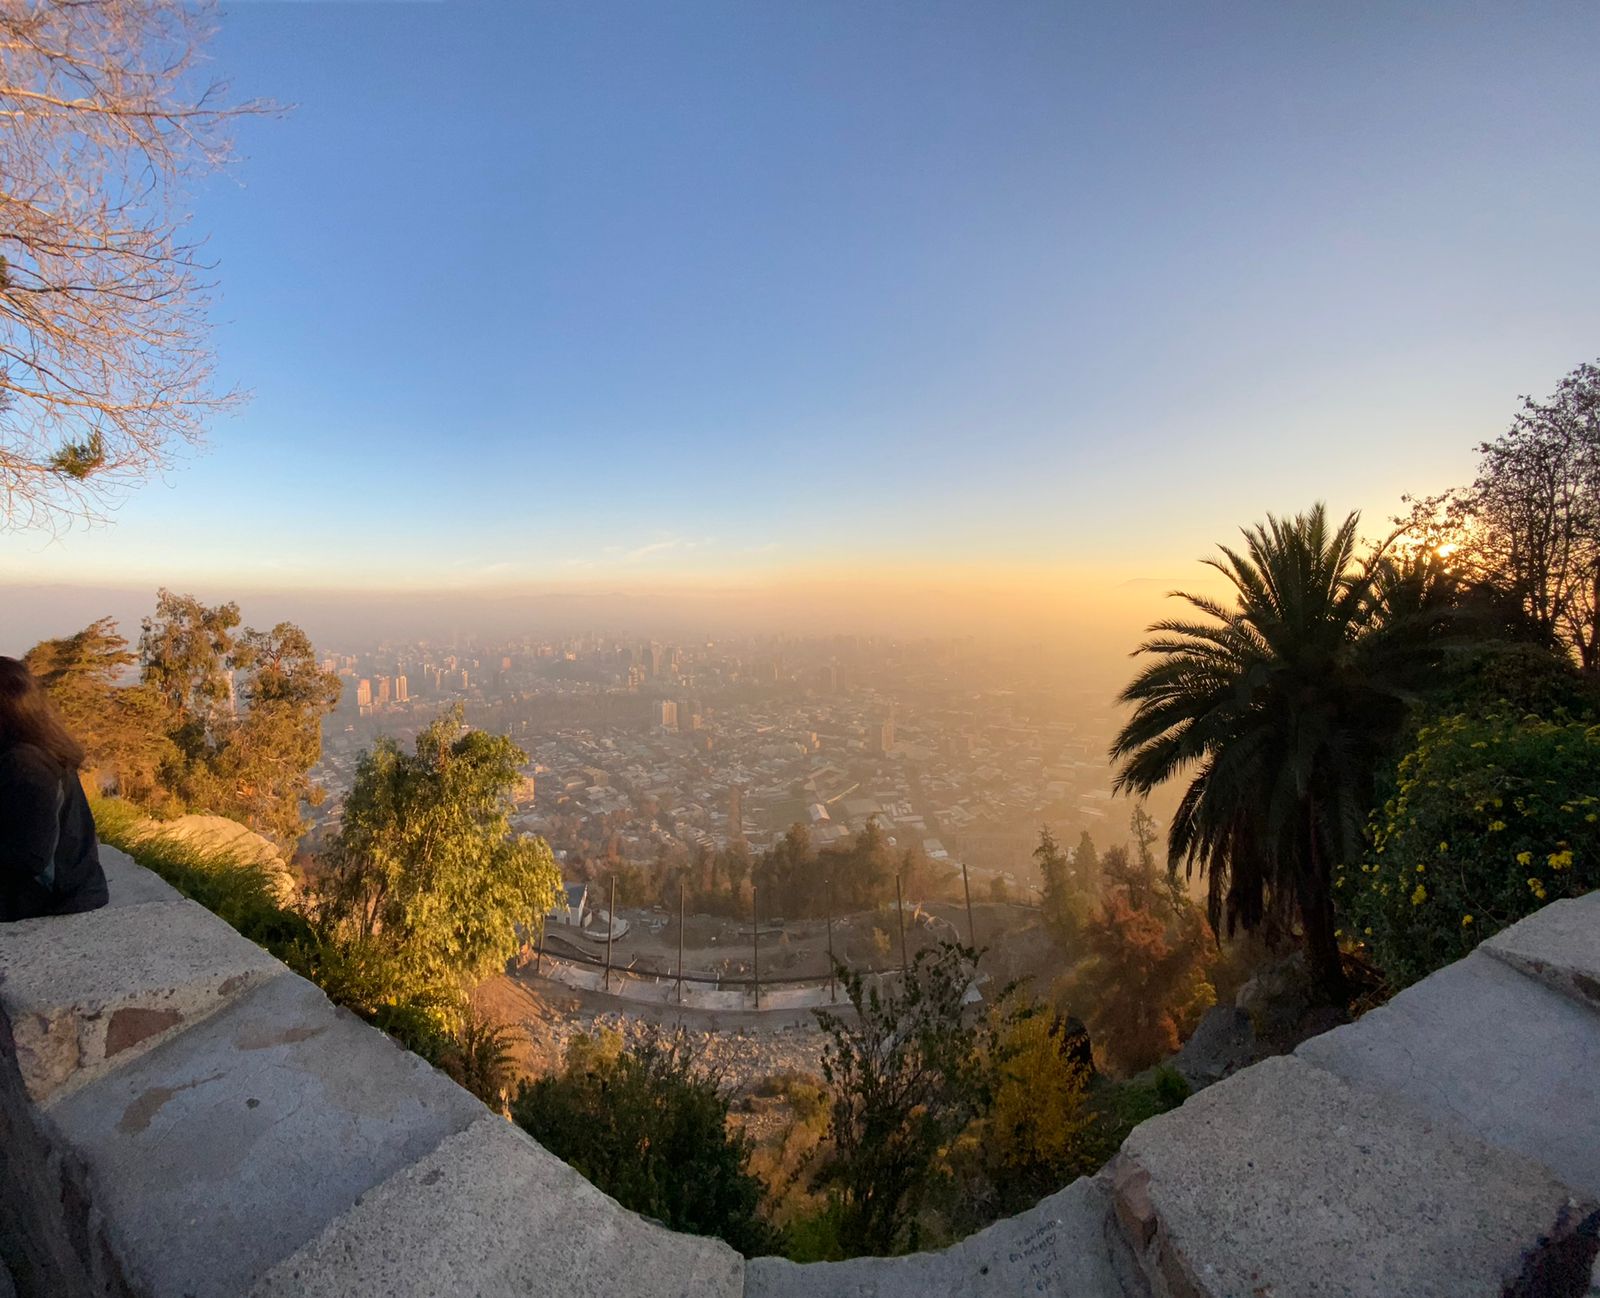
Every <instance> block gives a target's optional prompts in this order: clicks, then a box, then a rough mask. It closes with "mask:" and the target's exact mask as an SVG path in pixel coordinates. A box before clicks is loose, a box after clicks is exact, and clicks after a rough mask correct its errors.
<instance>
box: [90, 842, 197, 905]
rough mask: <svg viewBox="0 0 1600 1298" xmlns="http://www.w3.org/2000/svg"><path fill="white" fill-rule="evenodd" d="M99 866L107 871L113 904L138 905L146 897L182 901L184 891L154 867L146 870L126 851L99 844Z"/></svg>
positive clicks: (152, 899)
mask: <svg viewBox="0 0 1600 1298" xmlns="http://www.w3.org/2000/svg"><path fill="white" fill-rule="evenodd" d="M100 868H101V869H102V870H104V871H105V875H106V890H107V891H108V892H109V893H110V894H111V900H110V901H108V902H107V903H106V905H107V906H108V907H110V908H117V907H122V906H137V905H139V903H141V902H146V901H182V900H183V894H182V893H181V892H179V891H178V890H177V889H176V888H174V887H173V886H172V885H171V884H170V883H168V882H167V881H166V880H165V879H163V878H162V877H161V876H160V875H159V874H156V873H155V872H154V871H153V870H147V869H145V868H144V866H142V865H140V864H139V863H138V862H137V861H135V860H134V859H133V858H132V857H131V856H129V855H128V854H127V853H126V852H119V851H118V850H117V849H116V848H114V847H107V846H106V845H105V844H104V843H101V844H100Z"/></svg>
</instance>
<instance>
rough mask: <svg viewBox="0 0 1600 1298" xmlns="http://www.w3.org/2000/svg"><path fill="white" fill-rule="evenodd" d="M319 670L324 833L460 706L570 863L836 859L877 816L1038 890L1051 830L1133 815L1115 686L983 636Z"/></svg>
mask: <svg viewBox="0 0 1600 1298" xmlns="http://www.w3.org/2000/svg"><path fill="white" fill-rule="evenodd" d="M322 665H323V667H324V669H326V670H332V671H335V672H337V673H338V674H339V677H340V679H341V682H342V685H343V693H342V696H341V699H340V703H339V705H338V707H337V709H336V710H335V712H334V713H333V714H332V715H331V716H330V717H329V718H328V719H327V720H326V722H325V726H324V759H323V761H322V764H321V765H320V767H318V768H317V770H316V771H315V772H314V775H315V776H316V778H318V780H319V781H320V782H321V783H322V784H323V786H324V787H325V788H326V789H327V791H328V794H329V796H328V798H327V800H326V801H325V802H323V803H322V804H321V805H320V806H319V807H316V808H314V809H313V810H312V813H311V814H312V817H313V821H314V823H315V824H316V825H317V826H318V828H319V830H320V831H322V832H324V833H326V832H329V831H331V830H332V829H334V828H335V827H336V826H337V824H338V821H339V818H340V812H341V799H342V795H343V794H344V793H345V792H346V791H347V790H348V788H349V787H350V783H351V781H352V780H353V779H354V775H355V767H356V762H357V760H358V758H359V756H360V753H361V752H362V751H363V750H364V749H366V748H368V747H369V746H370V745H371V743H372V742H373V740H374V739H375V738H377V737H378V736H380V735H390V736H394V737H395V738H397V739H399V740H400V741H401V742H402V743H409V742H410V738H411V737H412V736H413V735H414V734H415V733H416V732H417V731H418V730H420V729H421V728H422V727H423V726H425V725H426V724H427V723H428V721H429V720H431V719H432V718H433V717H434V716H436V715H437V714H438V713H439V712H440V711H441V710H443V709H448V708H450V707H453V706H456V705H459V706H461V707H462V708H463V709H464V712H465V716H466V719H467V721H468V723H469V724H472V725H476V726H480V727H482V728H485V729H488V730H491V731H494V732H496V733H502V734H506V735H509V736H510V737H511V738H512V739H513V740H515V741H516V743H517V744H518V745H519V746H520V747H521V748H522V749H523V750H524V751H525V752H526V753H527V754H528V757H529V761H528V763H527V765H526V766H525V768H524V769H523V776H524V779H523V783H522V785H521V787H520V789H519V790H518V792H517V795H516V798H517V812H516V814H515V816H514V817H513V824H514V825H515V826H516V827H517V828H518V829H519V830H521V831H524V832H528V833H534V834H538V835H540V836H542V837H543V838H545V839H546V840H547V841H548V842H549V843H550V844H551V846H552V847H553V848H554V850H555V851H556V853H557V856H558V859H560V860H563V861H564V862H569V863H581V862H594V861H600V860H607V859H610V860H623V861H628V862H632V863H643V864H648V863H652V862H655V861H657V860H660V859H662V857H663V855H665V854H671V853H675V852H679V851H682V852H692V851H694V850H696V849H702V848H704V849H711V850H715V849H718V848H722V847H726V846H727V845H728V844H729V843H730V842H732V841H734V840H740V839H742V840H743V841H744V842H745V843H746V844H747V845H748V846H749V847H750V848H751V849H752V850H756V851H759V850H761V849H763V848H766V847H768V846H770V845H771V844H772V843H773V842H774V841H776V839H778V838H779V837H781V836H782V835H783V834H784V833H785V832H786V831H787V830H788V829H789V828H790V827H791V826H792V825H795V824H803V825H805V826H806V827H807V830H808V832H809V834H810V837H811V841H812V845H813V846H814V847H823V846H826V845H830V844H835V843H838V842H840V841H842V840H845V839H847V838H848V837H849V835H850V834H851V833H853V832H856V831H859V830H861V829H862V828H863V827H864V826H865V825H866V823H867V821H868V820H870V819H874V818H875V819H876V820H877V821H878V824H879V826H880V827H881V828H882V829H883V830H884V831H885V833H886V834H887V835H888V836H889V838H890V839H891V842H892V843H893V844H894V845H896V846H899V847H902V848H907V847H919V848H921V850H922V851H923V852H924V853H925V854H926V855H927V856H928V857H929V858H931V859H932V860H934V861H939V862H951V863H958V862H961V863H965V864H967V865H968V866H969V867H971V869H972V870H973V872H974V875H975V876H977V877H982V876H984V875H988V876H990V877H991V878H993V877H995V876H1006V875H1009V876H1011V877H1012V878H1022V877H1025V876H1026V873H1027V869H1028V865H1029V858H1030V854H1031V852H1032V851H1033V848H1034V846H1035V845H1036V842H1037V838H1038V831H1039V827H1040V825H1041V824H1044V823H1049V824H1053V825H1057V826H1060V827H1062V828H1063V830H1065V829H1067V828H1070V829H1071V830H1072V831H1073V832H1074V834H1075V833H1076V831H1077V830H1078V829H1081V828H1090V829H1093V827H1095V826H1096V825H1100V824H1102V823H1103V822H1105V821H1106V820H1107V817H1108V816H1112V817H1115V818H1117V819H1118V820H1119V821H1120V820H1121V819H1124V818H1125V814H1126V813H1125V812H1124V811H1122V810H1120V809H1119V810H1115V811H1114V810H1112V808H1111V792H1110V774H1109V768H1108V766H1107V763H1106V759H1105V756H1104V754H1105V752H1106V743H1107V741H1108V739H1109V738H1110V735H1111V733H1112V729H1113V725H1112V715H1113V714H1112V711H1111V708H1110V707H1109V705H1108V704H1107V701H1106V699H1105V696H1104V693H1103V692H1094V691H1084V692H1083V694H1082V696H1081V697H1074V696H1073V694H1072V693H1071V692H1070V690H1067V691H1063V690H1062V689H1060V688H1059V686H1057V685H1056V684H1055V683H1054V682H1053V681H1051V680H1049V679H1048V678H1047V677H1046V676H1045V674H1044V672H1043V671H1042V670H1041V669H1040V668H1039V667H1038V666H1037V664H1036V663H1035V664H1033V665H1032V666H1031V670H1030V663H1029V660H1028V658H1027V657H1026V656H1025V655H1021V654H1018V655H1015V656H1012V657H1009V658H1008V657H1004V656H1002V655H999V654H996V653H994V652H993V651H988V652H984V651H980V650H978V649H977V648H975V647H974V646H972V645H971V644H969V643H966V642H931V641H923V642H912V643H900V642H894V641H883V640H874V639H866V638H856V637H830V638H826V639H815V640H796V639H786V640H776V639H765V640H744V641H714V642H712V641H706V642H701V643H697V644H669V643H662V642H659V641H655V640H648V639H644V640H634V639H623V638H617V637H607V636H600V635H584V636H576V637H572V638H566V639H545V640H540V639H533V638H529V639H524V640H519V641H512V642H505V643H496V644H485V643H476V642H473V641H468V642H466V643H465V644H462V645H459V646H456V647H446V646H438V645H430V644H426V643H411V644H395V643H388V644H384V645H381V646H378V647H376V648H374V649H372V650H370V651H367V652H364V653H333V654H330V655H327V656H326V657H325V658H324V660H323V664H322ZM1000 681H1005V682H1007V683H1008V687H1004V688H1003V687H1002V686H1001V685H999V684H998V683H997V682H1000ZM1116 828H1117V832H1118V833H1120V832H1121V829H1122V826H1121V824H1120V823H1119V824H1118V825H1117V827H1116Z"/></svg>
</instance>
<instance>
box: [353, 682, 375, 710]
mask: <svg viewBox="0 0 1600 1298" xmlns="http://www.w3.org/2000/svg"><path fill="white" fill-rule="evenodd" d="M356 707H358V708H360V709H361V711H363V712H367V711H370V710H371V708H372V682H371V681H369V680H367V679H366V677H362V678H361V679H360V680H359V681H357V682H356Z"/></svg>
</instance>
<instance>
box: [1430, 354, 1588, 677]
mask: <svg viewBox="0 0 1600 1298" xmlns="http://www.w3.org/2000/svg"><path fill="white" fill-rule="evenodd" d="M1478 452H1479V456H1480V458H1479V462H1478V476H1477V477H1476V478H1475V479H1473V481H1472V484H1471V485H1470V486H1467V487H1460V488H1457V489H1455V490H1453V491H1447V492H1445V493H1443V494H1442V495H1438V496H1430V497H1424V498H1421V499H1413V500H1411V502H1410V503H1411V505H1412V514H1411V517H1410V518H1409V519H1408V520H1407V527H1408V529H1409V531H1410V532H1411V534H1412V535H1413V536H1414V537H1416V538H1417V539H1418V540H1419V541H1421V542H1422V543H1423V544H1425V545H1427V546H1430V547H1433V548H1435V549H1436V550H1438V549H1442V550H1444V551H1445V552H1446V553H1447V555H1448V561H1449V563H1450V565H1451V566H1452V567H1453V568H1454V569H1456V570H1457V571H1458V572H1459V573H1460V575H1461V578H1462V580H1463V582H1464V583H1466V584H1467V585H1468V586H1469V587H1473V588H1475V589H1476V590H1478V591H1479V592H1481V593H1482V594H1483V595H1485V596H1487V597H1489V602H1490V603H1491V604H1493V603H1495V602H1496V600H1495V597H1501V599H1503V601H1504V603H1505V604H1506V606H1507V607H1508V611H1509V613H1510V617H1511V626H1510V628H1509V629H1510V630H1511V631H1512V632H1513V633H1514V634H1516V633H1520V634H1521V635H1524V636H1526V637H1527V638H1529V639H1531V640H1533V641H1535V642H1536V643H1539V644H1545V645H1552V646H1559V647H1560V648H1561V649H1562V650H1563V651H1564V652H1565V653H1567V654H1569V655H1571V657H1572V658H1573V660H1574V661H1576V662H1578V663H1579V664H1581V665H1582V667H1583V669H1584V671H1585V672H1589V673H1597V674H1600V364H1585V365H1580V366H1578V368H1577V369H1575V370H1573V371H1572V373H1570V374H1568V375H1567V376H1566V377H1565V378H1564V379H1562V380H1561V383H1560V385H1559V386H1558V387H1557V388H1556V391H1555V394H1554V395H1553V396H1552V397H1550V399H1549V400H1547V401H1535V400H1534V399H1533V398H1532V397H1524V398H1523V399H1522V409H1521V410H1519V411H1518V412H1517V414H1516V416H1515V417H1514V418H1513V419H1512V421H1511V427H1510V428H1509V429H1508V430H1507V431H1506V432H1505V433H1503V434H1502V435H1501V436H1500V437H1498V438H1496V439H1495V440H1494V441H1492V442H1484V443H1482V444H1480V445H1479V447H1478Z"/></svg>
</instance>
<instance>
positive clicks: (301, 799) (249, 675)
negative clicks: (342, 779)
mask: <svg viewBox="0 0 1600 1298" xmlns="http://www.w3.org/2000/svg"><path fill="white" fill-rule="evenodd" d="M233 661H234V665H235V669H236V671H238V687H237V698H238V701H239V704H240V705H241V708H242V711H241V713H240V714H239V715H238V716H237V717H236V718H235V719H234V722H233V724H232V726H231V727H230V729H229V731H228V735H227V739H226V742H224V743H222V744H220V745H218V746H217V747H216V748H215V749H214V750H213V752H212V754H211V756H210V766H211V778H212V781H213V783H214V785H215V786H216V788H217V790H218V795H217V798H216V801H217V804H218V805H219V806H222V807H225V808H226V809H227V814H229V815H233V816H237V817H238V818H239V819H242V820H243V821H244V822H245V823H246V824H247V825H251V826H253V827H254V828H256V829H257V830H259V831H260V832H261V833H263V834H265V835H266V836H267V837H269V838H271V839H273V840H274V841H275V842H277V843H279V844H280V845H282V846H284V847H286V848H291V849H292V847H293V845H294V844H295V843H296V842H297V841H298V840H299V838H300V835H301V834H302V833H304V832H305V821H304V819H303V818H302V816H301V814H300V807H301V804H302V803H305V802H309V803H311V804H313V805H315V804H316V803H318V802H320V801H321V800H322V796H323V792H322V789H321V788H320V787H319V786H318V785H316V784H314V783H313V782H312V780H311V778H310V774H309V772H310V770H311V768H312V767H313V766H315V765H316V764H317V761H318V759H319V758H320V757H321V756H322V718H323V717H324V716H325V715H327V714H328V713H329V712H331V711H333V709H334V708H335V707H336V706H337V705H338V702H339V691H340V685H339V678H338V677H337V676H335V675H334V674H333V673H331V672H326V671H323V670H322V668H321V667H320V666H319V665H318V663H317V656H316V651H315V649H313V648H312V645H311V641H310V639H309V638H308V637H307V636H306V633H305V632H304V631H302V630H301V629H300V628H299V627H297V626H295V625H294V624H293V623H290V622H280V623H278V625H277V626H275V627H273V628H272V630H270V631H252V630H248V629H247V630H246V631H245V633H244V636H243V637H242V639H241V641H240V646H239V650H238V652H236V653H235V655H234V660H233Z"/></svg>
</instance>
